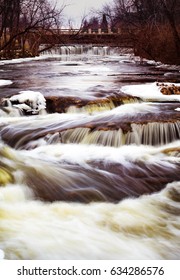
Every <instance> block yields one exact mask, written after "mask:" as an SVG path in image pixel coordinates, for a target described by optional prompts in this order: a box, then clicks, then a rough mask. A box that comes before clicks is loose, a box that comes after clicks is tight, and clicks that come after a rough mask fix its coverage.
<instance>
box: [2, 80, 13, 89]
mask: <svg viewBox="0 0 180 280" xmlns="http://www.w3.org/2000/svg"><path fill="white" fill-rule="evenodd" d="M12 83H13V82H12V81H11V80H0V87H2V86H7V85H11V84H12Z"/></svg>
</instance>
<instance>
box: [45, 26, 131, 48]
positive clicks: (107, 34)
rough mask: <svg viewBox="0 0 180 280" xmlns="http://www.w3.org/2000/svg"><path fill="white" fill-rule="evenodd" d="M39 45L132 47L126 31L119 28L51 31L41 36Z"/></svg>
mask: <svg viewBox="0 0 180 280" xmlns="http://www.w3.org/2000/svg"><path fill="white" fill-rule="evenodd" d="M41 44H55V45H56V44H64V45H67V44H93V45H108V46H120V47H132V41H131V40H130V38H129V34H128V32H127V31H125V30H122V29H120V28H118V29H116V30H111V29H110V28H108V29H106V30H103V29H101V28H98V29H90V28H89V29H88V30H81V29H51V30H48V31H46V32H44V33H43V34H42V36H41Z"/></svg>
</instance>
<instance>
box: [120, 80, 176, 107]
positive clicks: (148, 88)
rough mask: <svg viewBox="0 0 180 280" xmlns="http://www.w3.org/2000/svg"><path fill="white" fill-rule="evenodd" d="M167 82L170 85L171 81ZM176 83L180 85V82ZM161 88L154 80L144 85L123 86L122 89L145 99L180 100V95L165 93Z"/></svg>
mask: <svg viewBox="0 0 180 280" xmlns="http://www.w3.org/2000/svg"><path fill="white" fill-rule="evenodd" d="M165 84H166V85H170V83H165ZM174 85H175V86H180V84H174ZM160 89H161V88H160V87H159V86H158V85H157V84H156V82H154V83H148V84H143V85H130V86H123V87H122V88H121V91H122V92H124V93H126V94H129V95H132V96H136V97H140V98H141V99H142V100H144V101H178V102H179V101H180V95H175V94H173V95H163V94H162V93H161V91H160Z"/></svg>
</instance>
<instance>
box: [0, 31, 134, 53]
mask: <svg viewBox="0 0 180 280" xmlns="http://www.w3.org/2000/svg"><path fill="white" fill-rule="evenodd" d="M8 40H10V41H11V44H9V46H8V48H4V49H1V46H3V44H4V43H5V44H6V42H8ZM72 44H81V45H86V44H91V45H96V46H112V47H133V44H132V41H131V40H130V37H129V34H128V32H127V31H126V30H122V29H120V28H118V29H116V30H111V28H107V29H106V30H103V29H101V28H98V29H90V28H89V29H87V30H83V29H49V30H44V29H34V30H33V29H31V30H29V32H28V33H27V34H26V36H24V32H20V33H19V35H17V36H15V37H14V39H13V40H11V38H10V34H8V33H6V34H3V35H2V36H1V38H0V58H18V57H26V56H27V57H28V56H36V55H38V54H39V53H40V52H41V51H42V48H40V45H45V49H49V48H52V47H53V46H56V45H72Z"/></svg>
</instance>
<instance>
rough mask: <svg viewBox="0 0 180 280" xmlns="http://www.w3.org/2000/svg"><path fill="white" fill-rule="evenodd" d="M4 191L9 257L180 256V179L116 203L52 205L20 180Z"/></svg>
mask: <svg viewBox="0 0 180 280" xmlns="http://www.w3.org/2000/svg"><path fill="white" fill-rule="evenodd" d="M0 194H1V203H0V216H1V223H0V247H1V250H3V251H4V253H5V258H6V259H78V260H79V259H86V260H87V259H179V257H180V243H179V238H180V230H179V229H180V228H179V224H180V215H179V213H180V208H179V195H180V183H179V182H174V183H172V184H169V185H167V187H166V188H165V189H164V190H163V191H161V192H160V193H156V194H153V195H147V196H142V197H141V198H139V199H126V200H124V201H122V202H120V203H117V204H112V203H91V204H88V205H84V204H80V203H75V204H74V203H66V202H54V203H52V204H48V203H43V202H40V201H37V200H34V199H33V197H32V195H31V194H30V193H29V192H28V190H27V188H26V187H23V186H20V185H14V186H7V187H6V188H4V189H2V188H1V189H0ZM12 225H13V228H12ZM127 244H128V246H127Z"/></svg>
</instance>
